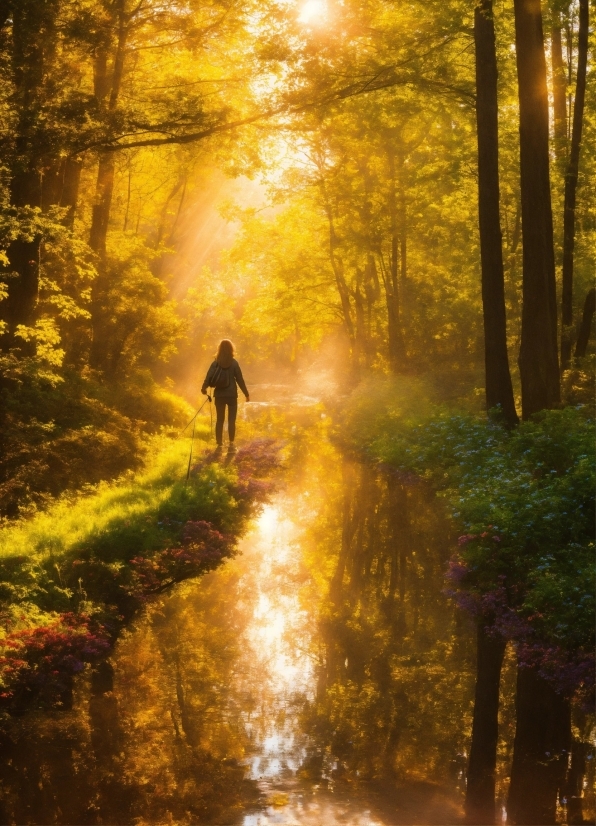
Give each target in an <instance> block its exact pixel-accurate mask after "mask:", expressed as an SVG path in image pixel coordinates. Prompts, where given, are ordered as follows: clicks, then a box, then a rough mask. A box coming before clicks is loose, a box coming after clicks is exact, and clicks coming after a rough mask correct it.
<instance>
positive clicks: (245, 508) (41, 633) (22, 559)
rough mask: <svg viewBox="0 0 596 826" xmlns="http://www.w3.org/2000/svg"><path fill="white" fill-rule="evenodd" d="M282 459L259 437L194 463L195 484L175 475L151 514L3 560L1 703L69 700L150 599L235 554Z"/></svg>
mask: <svg viewBox="0 0 596 826" xmlns="http://www.w3.org/2000/svg"><path fill="white" fill-rule="evenodd" d="M278 466H279V447H278V446H277V445H276V444H275V443H274V442H273V440H268V439H263V440H258V441H256V442H253V443H250V444H249V445H247V446H246V447H243V448H242V449H241V450H240V451H239V452H238V460H237V462H236V463H235V464H234V466H233V467H232V468H222V467H220V466H219V465H215V466H214V465H207V464H206V463H203V464H202V465H200V466H197V467H195V473H194V475H193V479H192V482H191V484H190V485H185V484H184V482H183V481H182V480H180V481H177V482H174V483H173V484H172V485H171V488H170V490H169V492H168V495H167V497H163V498H162V499H161V500H159V498H158V499H156V500H154V501H155V502H156V506H155V508H154V512H153V513H151V514H149V513H147V511H146V510H142V509H140V508H138V509H135V508H131V509H129V510H126V509H124V510H123V513H122V515H118V516H116V517H114V518H113V519H112V520H111V521H110V523H109V524H107V527H106V528H105V529H104V530H102V531H97V530H96V528H95V524H94V522H93V521H92V520H91V522H90V525H89V531H88V534H87V535H86V536H85V538H84V539H83V540H81V543H80V545H79V546H78V547H72V548H70V550H68V552H66V551H64V552H62V553H61V554H59V555H57V556H56V555H53V554H50V555H48V554H47V553H45V552H44V550H43V549H42V552H41V553H40V554H36V553H34V552H32V553H31V554H28V555H23V554H14V555H12V556H11V555H6V556H4V557H2V558H0V598H2V602H3V606H4V608H3V621H4V626H5V629H6V635H5V637H4V640H3V641H2V642H0V648H2V649H3V655H2V658H1V659H0V675H1V679H2V683H1V686H0V689H1V691H0V707H2V706H3V707H4V708H5V709H7V710H8V711H10V712H11V713H21V712H22V711H24V710H25V709H26V708H27V707H28V706H29V705H31V704H37V705H42V706H44V707H48V706H55V707H64V706H66V705H68V703H69V702H70V699H69V698H70V694H71V691H72V681H73V678H74V676H75V675H76V674H77V673H79V672H80V671H81V670H82V669H83V668H84V667H85V664H86V663H92V662H94V661H95V660H97V659H99V658H101V657H103V656H105V655H106V654H107V653H109V651H110V650H111V647H112V646H113V645H114V643H115V642H116V640H117V638H118V635H119V633H120V631H121V630H122V628H123V627H124V626H125V625H126V624H127V623H128V622H130V621H131V619H132V618H133V617H134V615H135V613H136V612H137V611H138V609H139V608H140V607H141V606H142V605H143V604H144V603H146V602H147V600H149V599H150V598H151V597H153V596H155V595H157V594H160V593H163V592H164V591H166V590H167V589H169V588H171V587H173V586H174V585H176V584H177V583H181V582H183V581H185V580H188V579H191V578H193V577H197V576H201V575H202V574H204V573H206V572H207V571H211V570H213V569H215V568H216V567H217V566H218V565H220V564H221V563H222V562H223V560H225V559H226V558H228V557H230V556H232V555H233V553H234V549H235V543H236V539H237V538H238V536H239V535H240V534H241V532H242V530H243V528H244V525H245V524H246V520H247V519H248V518H249V517H250V516H251V515H252V514H253V513H254V509H255V506H258V505H259V504H260V503H261V502H263V501H264V500H265V499H266V497H267V495H268V494H269V492H270V491H271V490H272V483H271V481H270V480H269V479H267V478H266V477H267V476H268V475H270V474H271V473H272V471H273V470H275V469H276V468H277V467H278ZM206 517H207V518H206Z"/></svg>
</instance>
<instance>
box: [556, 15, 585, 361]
mask: <svg viewBox="0 0 596 826" xmlns="http://www.w3.org/2000/svg"><path fill="white" fill-rule="evenodd" d="M589 18H590V11H589V3H588V0H579V33H578V43H577V81H576V87H575V103H574V105H573V126H572V129H571V147H570V150H569V163H568V165H567V170H566V172H565V206H564V211H563V291H562V305H561V369H562V370H566V369H567V368H568V367H569V363H570V361H571V345H572V341H571V335H572V332H571V325H572V324H573V252H574V247H575V205H576V198H577V176H578V169H579V153H580V148H581V139H582V128H583V123H584V102H585V97H586V72H587V66H588V30H589V25H590V19H589Z"/></svg>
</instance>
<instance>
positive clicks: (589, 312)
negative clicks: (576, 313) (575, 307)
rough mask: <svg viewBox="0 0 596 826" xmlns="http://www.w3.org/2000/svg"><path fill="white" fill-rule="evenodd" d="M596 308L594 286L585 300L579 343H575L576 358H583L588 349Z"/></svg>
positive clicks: (578, 337)
mask: <svg viewBox="0 0 596 826" xmlns="http://www.w3.org/2000/svg"><path fill="white" fill-rule="evenodd" d="M595 310H596V290H595V289H594V287H592V289H591V290H590V291H589V292H588V294H587V296H586V300H585V301H584V311H583V313H582V321H581V325H580V328H579V334H578V336H577V343H576V345H575V358H583V357H584V356H585V355H586V350H587V349H588V342H589V341H590V333H591V331H592V321H593V319H594V311H595Z"/></svg>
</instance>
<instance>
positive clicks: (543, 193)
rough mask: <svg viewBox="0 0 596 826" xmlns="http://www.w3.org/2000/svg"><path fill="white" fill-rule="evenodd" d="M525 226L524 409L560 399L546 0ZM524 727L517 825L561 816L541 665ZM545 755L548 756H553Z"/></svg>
mask: <svg viewBox="0 0 596 826" xmlns="http://www.w3.org/2000/svg"><path fill="white" fill-rule="evenodd" d="M514 9H515V46H516V63H517V77H518V93H519V122H520V126H519V134H520V181H521V202H522V233H523V282H522V283H523V307H522V331H521V335H522V340H521V349H520V373H521V380H522V413H523V417H524V418H525V419H527V418H528V417H529V416H531V415H532V414H533V413H536V412H538V411H540V410H544V409H548V408H552V407H554V406H556V405H557V404H558V403H559V402H560V377H559V364H558V348H557V307H556V288H555V256H554V243H553V220H552V206H551V192H550V168H549V119H548V115H549V111H548V91H547V83H546V58H545V52H544V36H543V27H542V10H541V5H540V0H514ZM516 709H517V728H516V736H515V746H514V750H515V751H514V761H513V766H512V772H511V784H510V788H509V797H508V804H507V811H508V818H509V821H510V822H511V823H514V824H549V823H555V809H556V798H557V783H556V782H553V777H555V776H556V775H557V771H556V770H555V768H554V765H555V763H557V766H558V762H557V761H559V760H560V758H561V749H562V748H563V747H564V745H562V744H564V743H565V735H564V733H563V734H562V733H561V731H562V730H563V732H564V731H565V724H564V722H562V721H561V715H563V716H564V717H565V716H567V714H566V712H567V710H568V703H567V702H566V701H564V700H562V699H561V698H559V696H558V695H557V694H556V693H555V691H554V690H553V688H552V687H551V686H550V685H549V683H547V681H546V680H545V679H544V678H543V677H541V676H540V675H539V674H538V673H537V671H536V669H535V667H532V666H529V665H527V664H525V663H520V664H519V678H518V683H517V695H516ZM545 754H547V756H548V760H545V759H544V758H545Z"/></svg>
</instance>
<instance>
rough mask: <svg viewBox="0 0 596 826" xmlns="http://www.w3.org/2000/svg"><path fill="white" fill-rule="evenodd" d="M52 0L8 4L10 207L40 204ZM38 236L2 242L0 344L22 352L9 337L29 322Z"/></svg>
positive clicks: (23, 347) (35, 294) (52, 34)
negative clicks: (12, 132) (13, 122)
mask: <svg viewBox="0 0 596 826" xmlns="http://www.w3.org/2000/svg"><path fill="white" fill-rule="evenodd" d="M56 6H57V4H56V0H51V2H47V3H44V4H43V5H42V6H40V4H39V3H37V2H34V1H33V0H19V2H18V3H15V4H14V5H13V7H12V55H11V57H12V81H13V84H14V93H13V103H14V104H15V105H16V107H17V110H18V124H17V129H16V136H15V146H14V148H15V154H14V158H13V161H12V165H11V170H10V172H11V181H10V201H11V205H12V206H15V207H24V206H31V207H41V205H42V174H41V170H42V168H43V164H44V158H43V154H44V151H45V152H47V146H46V144H45V143H44V139H43V130H41V136H42V137H41V139H40V128H39V127H40V124H39V110H40V106H41V104H42V103H43V94H44V77H45V74H46V72H47V70H48V62H49V61H50V60H51V57H52V55H53V53H54V39H55V17H56V10H57V9H56ZM40 243H41V238H40V237H37V238H33V239H23V238H16V239H15V240H14V241H12V243H11V244H10V245H9V246H8V249H7V251H6V252H7V257H8V261H9V264H8V268H7V269H8V271H9V272H12V273H16V277H11V278H10V280H9V281H8V298H7V299H6V301H4V302H2V304H3V306H2V314H3V317H4V319H5V320H6V322H7V325H8V329H7V335H4V336H2V349H4V350H7V349H9V348H11V347H14V346H15V345H16V346H18V347H19V349H20V350H21V351H22V352H27V351H29V350H30V346H27V345H24V344H23V343H22V342H21V341H19V340H17V341H16V342H15V339H14V335H15V332H16V328H17V327H18V326H19V325H24V326H31V325H32V324H33V323H34V316H35V306H36V304H37V297H38V291H39V245H40Z"/></svg>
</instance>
